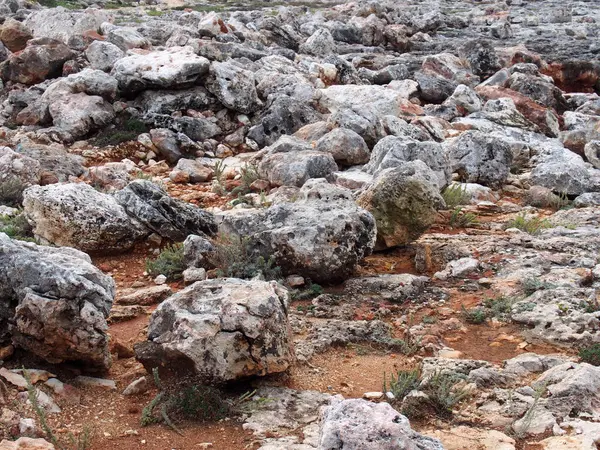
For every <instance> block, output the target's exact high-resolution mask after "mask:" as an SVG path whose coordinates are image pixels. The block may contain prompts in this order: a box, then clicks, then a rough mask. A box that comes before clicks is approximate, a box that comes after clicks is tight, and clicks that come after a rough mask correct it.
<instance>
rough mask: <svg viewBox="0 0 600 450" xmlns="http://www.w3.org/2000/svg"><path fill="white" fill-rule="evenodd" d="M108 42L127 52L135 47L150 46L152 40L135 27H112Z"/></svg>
mask: <svg viewBox="0 0 600 450" xmlns="http://www.w3.org/2000/svg"><path fill="white" fill-rule="evenodd" d="M107 37H108V42H110V43H111V44H115V45H116V46H117V47H119V48H120V49H121V50H123V51H124V52H126V51H127V50H131V49H133V48H144V49H146V48H149V47H150V41H149V40H148V39H147V38H146V37H144V36H142V35H141V34H140V33H138V32H137V31H136V30H135V29H133V28H127V27H112V28H111V29H110V30H109V31H108V36H107Z"/></svg>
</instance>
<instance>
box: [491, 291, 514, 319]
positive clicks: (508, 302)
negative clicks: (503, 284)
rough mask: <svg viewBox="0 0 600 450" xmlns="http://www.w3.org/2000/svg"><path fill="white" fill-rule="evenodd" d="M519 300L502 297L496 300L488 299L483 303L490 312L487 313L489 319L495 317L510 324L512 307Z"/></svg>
mask: <svg viewBox="0 0 600 450" xmlns="http://www.w3.org/2000/svg"><path fill="white" fill-rule="evenodd" d="M518 300H519V299H517V298H515V297H509V296H506V295H500V296H498V297H495V298H486V299H485V300H484V301H483V306H484V307H485V308H486V309H487V310H488V311H487V312H486V315H487V316H488V317H495V318H496V319H498V320H501V321H504V322H508V321H509V320H510V315H511V313H512V307H513V305H514V304H515V303H516V302H517V301H518Z"/></svg>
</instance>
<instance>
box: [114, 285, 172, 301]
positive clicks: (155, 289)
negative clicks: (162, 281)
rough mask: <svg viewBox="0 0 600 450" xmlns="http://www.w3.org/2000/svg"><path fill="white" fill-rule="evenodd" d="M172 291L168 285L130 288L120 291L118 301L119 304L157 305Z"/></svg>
mask: <svg viewBox="0 0 600 450" xmlns="http://www.w3.org/2000/svg"><path fill="white" fill-rule="evenodd" d="M172 293H173V291H172V290H171V288H170V287H169V286H168V285H162V286H151V287H148V288H142V289H128V290H124V291H121V292H120V293H119V296H118V298H117V302H118V303H119V305H157V304H159V303H160V302H162V301H163V300H164V299H165V298H167V297H169V296H170V295H171V294H172Z"/></svg>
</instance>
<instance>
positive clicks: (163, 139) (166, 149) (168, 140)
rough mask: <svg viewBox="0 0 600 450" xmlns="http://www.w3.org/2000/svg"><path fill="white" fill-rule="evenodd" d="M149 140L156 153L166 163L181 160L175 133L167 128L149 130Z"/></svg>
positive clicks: (180, 151) (181, 155)
mask: <svg viewBox="0 0 600 450" xmlns="http://www.w3.org/2000/svg"><path fill="white" fill-rule="evenodd" d="M150 138H151V140H152V144H153V145H154V147H155V148H156V149H157V150H158V153H159V154H160V155H161V156H163V157H164V158H165V159H166V160H167V161H168V162H170V163H176V162H177V161H179V160H180V159H181V158H183V152H182V150H181V148H180V146H179V139H178V136H177V133H175V132H173V131H171V130H169V129H167V128H154V129H152V130H150Z"/></svg>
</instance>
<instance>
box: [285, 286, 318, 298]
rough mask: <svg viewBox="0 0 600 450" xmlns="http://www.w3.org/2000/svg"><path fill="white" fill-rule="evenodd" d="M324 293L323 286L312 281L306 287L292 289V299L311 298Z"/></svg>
mask: <svg viewBox="0 0 600 450" xmlns="http://www.w3.org/2000/svg"><path fill="white" fill-rule="evenodd" d="M322 293H323V287H322V286H321V285H319V284H316V283H310V284H309V285H308V286H307V287H306V288H304V289H293V290H292V291H290V295H291V297H292V300H311V299H313V298H315V297H318V296H319V295H321V294H322Z"/></svg>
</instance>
